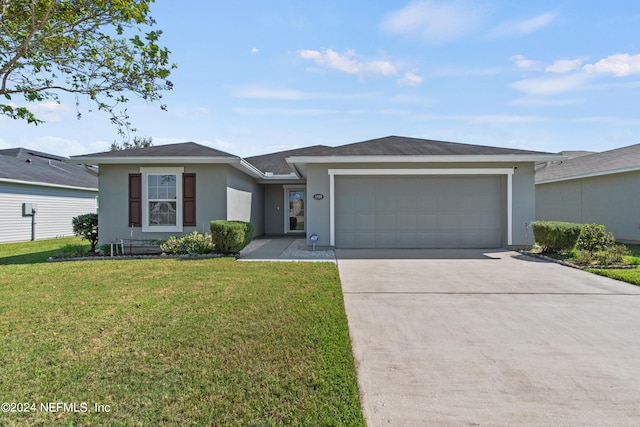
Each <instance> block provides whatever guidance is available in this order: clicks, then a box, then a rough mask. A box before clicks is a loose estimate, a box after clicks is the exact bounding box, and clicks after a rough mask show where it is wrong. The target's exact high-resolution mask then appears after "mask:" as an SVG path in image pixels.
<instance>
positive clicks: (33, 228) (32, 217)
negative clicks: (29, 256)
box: [31, 209, 36, 242]
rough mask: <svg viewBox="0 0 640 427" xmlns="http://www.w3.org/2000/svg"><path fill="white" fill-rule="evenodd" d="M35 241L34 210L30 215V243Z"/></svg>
mask: <svg viewBox="0 0 640 427" xmlns="http://www.w3.org/2000/svg"><path fill="white" fill-rule="evenodd" d="M35 240H36V210H35V209H34V210H33V211H32V213H31V241H32V242H33V241H35Z"/></svg>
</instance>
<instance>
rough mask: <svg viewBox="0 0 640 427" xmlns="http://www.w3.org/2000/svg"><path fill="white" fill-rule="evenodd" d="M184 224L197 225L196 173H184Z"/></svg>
mask: <svg viewBox="0 0 640 427" xmlns="http://www.w3.org/2000/svg"><path fill="white" fill-rule="evenodd" d="M182 225H188V226H196V225H197V223H196V174H195V173H184V174H182Z"/></svg>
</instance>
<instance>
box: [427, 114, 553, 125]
mask: <svg viewBox="0 0 640 427" xmlns="http://www.w3.org/2000/svg"><path fill="white" fill-rule="evenodd" d="M419 118H420V119H421V120H451V121H460V122H467V123H483V124H484V123H536V122H542V121H546V120H548V119H547V118H546V117H541V116H522V115H513V114H478V115H458V116H456V115H441V114H423V115H420V116H419Z"/></svg>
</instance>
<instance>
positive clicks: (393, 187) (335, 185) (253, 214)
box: [71, 136, 564, 248]
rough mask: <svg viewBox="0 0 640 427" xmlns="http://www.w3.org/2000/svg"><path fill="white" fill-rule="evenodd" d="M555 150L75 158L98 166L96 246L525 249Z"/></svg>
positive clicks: (410, 144) (416, 148)
mask: <svg viewBox="0 0 640 427" xmlns="http://www.w3.org/2000/svg"><path fill="white" fill-rule="evenodd" d="M563 158H564V157H562V156H560V155H558V154H550V153H541V152H535V151H525V150H517V149H510V148H498V147H486V146H478V145H469V144H459V143H452V142H442V141H432V140H425V139H416V138H405V137H397V136H390V137H385V138H379V139H374V140H370V141H364V142H359V143H354V144H348V145H343V146H338V147H327V146H313V147H307V148H301V149H297V150H289V151H283V152H278V153H271V154H266V155H262V156H255V157H249V158H246V159H242V158H240V157H238V156H234V155H232V154H229V153H225V152H222V151H219V150H215V149H213V148H208V147H204V146H201V145H198V144H195V143H191V142H189V143H182V144H172V145H163V146H155V147H148V148H142V149H134V150H124V151H117V152H107V153H97V154H89V155H83V156H76V157H72V158H71V161H73V162H76V163H83V164H91V165H98V166H99V169H100V177H99V178H100V180H99V189H100V212H99V215H100V243H101V244H103V243H108V242H112V241H117V240H118V239H121V238H123V239H128V238H130V237H132V238H133V239H156V238H161V237H166V236H169V235H182V234H186V233H190V232H191V231H193V230H198V231H201V232H202V231H208V228H209V222H210V221H211V220H214V219H230V220H243V221H251V222H253V223H254V225H255V227H256V235H263V234H264V235H284V234H287V235H289V234H291V235H299V236H301V237H306V238H308V237H309V236H311V235H312V234H315V235H317V236H318V245H320V246H332V247H337V248H499V247H521V246H525V245H527V244H531V242H527V241H526V236H527V233H526V228H525V224H526V223H528V222H530V221H532V220H533V219H534V218H535V189H534V173H535V172H534V171H535V167H536V165H537V164H541V163H545V162H549V161H557V160H560V159H563Z"/></svg>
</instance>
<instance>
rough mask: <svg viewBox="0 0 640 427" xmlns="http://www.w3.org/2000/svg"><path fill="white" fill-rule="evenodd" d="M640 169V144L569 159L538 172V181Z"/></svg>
mask: <svg viewBox="0 0 640 427" xmlns="http://www.w3.org/2000/svg"><path fill="white" fill-rule="evenodd" d="M634 168H636V169H638V170H640V144H635V145H630V146H628V147H622V148H616V149H614V150H609V151H604V152H602V153H595V154H590V155H588V156H582V157H576V158H572V159H569V160H567V161H565V162H563V163H561V164H554V165H551V166H550V167H548V168H546V169H542V170H539V171H538V172H536V182H537V183H538V182H544V181H561V180H567V179H574V178H579V177H583V176H588V175H605V174H608V173H616V172H621V171H625V170H629V169H634Z"/></svg>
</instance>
